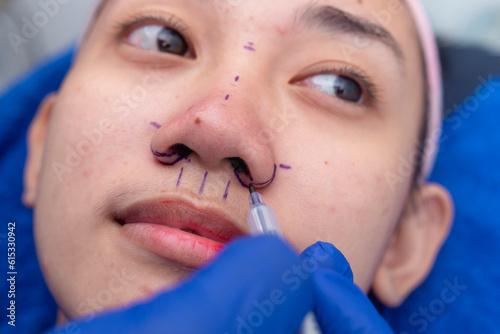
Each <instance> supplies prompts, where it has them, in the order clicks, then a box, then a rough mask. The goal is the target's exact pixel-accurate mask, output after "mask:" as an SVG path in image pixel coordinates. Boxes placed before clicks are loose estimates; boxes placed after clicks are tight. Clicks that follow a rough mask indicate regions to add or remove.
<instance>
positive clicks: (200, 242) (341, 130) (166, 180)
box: [35, 0, 424, 317]
mask: <svg viewBox="0 0 500 334" xmlns="http://www.w3.org/2000/svg"><path fill="white" fill-rule="evenodd" d="M421 63H422V62H421V59H420V53H419V46H418V44H417V35H416V33H415V29H414V27H413V24H412V20H411V15H410V13H409V12H408V10H407V8H406V6H405V5H404V4H403V3H400V2H398V1H395V0H390V1H388V0H371V1H363V0H359V1H358V0H324V1H314V2H311V1H305V0H293V1H292V0H290V1H272V2H270V1H260V0H258V1H243V0H236V1H215V0H214V1H195V0H185V1H174V0H172V1H169V0H148V1H144V0H141V1H139V0H130V1H123V0H111V1H109V3H108V4H107V5H106V6H105V7H104V9H103V11H102V13H101V14H100V16H99V18H98V20H97V22H96V23H95V26H94V28H93V30H92V32H91V33H90V34H89V36H88V37H87V39H86V41H85V43H84V44H83V46H82V48H81V51H80V53H79V55H78V59H77V61H76V63H75V65H74V67H73V68H72V70H71V72H70V73H69V75H68V77H67V79H66V81H65V82H64V84H63V86H62V88H61V90H60V92H59V93H58V94H57V98H56V100H55V103H54V104H53V106H52V108H51V111H50V116H49V121H48V128H47V133H46V139H45V142H44V155H43V160H42V167H41V170H40V174H39V178H38V180H39V181H38V186H37V196H36V202H35V208H36V211H35V213H36V216H35V220H36V223H35V226H36V227H35V228H36V242H37V248H38V252H39V258H40V263H41V265H42V269H43V272H44V274H45V277H46V279H47V282H48V284H49V287H50V288H51V290H52V292H53V294H54V296H55V298H56V301H57V302H58V304H59V306H60V307H61V309H62V310H63V311H64V313H65V314H66V315H67V316H68V317H75V316H77V315H83V314H88V313H91V312H93V311H96V310H99V309H102V308H105V307H109V306H113V305H121V304H124V303H127V302H129V301H131V300H133V299H135V298H137V297H141V296H147V295H149V294H151V293H152V292H154V291H157V290H158V289H160V288H164V287H167V286H171V285H172V284H173V283H174V282H176V281H178V280H179V279H180V278H182V277H184V276H185V275H187V274H188V273H189V272H190V271H192V269H195V268H197V267H198V266H199V265H201V264H202V263H204V262H205V261H206V260H207V259H210V258H211V257H212V256H214V254H216V252H217V251H218V250H219V249H220V248H221V247H222V245H223V244H224V243H225V242H227V241H229V240H230V239H232V238H234V237H236V236H238V235H240V234H247V233H248V232H249V229H248V226H247V223H246V214H247V212H248V209H249V204H248V200H247V196H248V188H246V187H245V186H244V185H247V184H248V183H249V182H250V181H253V182H254V183H256V184H260V188H261V189H260V192H261V193H262V194H263V197H264V200H265V201H266V203H267V204H269V205H270V206H271V207H273V208H274V210H275V211H276V215H277V217H278V219H279V222H280V225H281V227H282V229H283V232H284V234H285V236H286V238H287V239H288V240H289V241H290V242H291V243H292V244H293V245H294V246H295V247H296V248H297V250H298V251H302V250H304V249H305V248H306V247H308V246H309V245H311V244H313V243H315V242H316V241H319V240H321V241H326V242H331V243H333V244H334V245H336V246H337V247H338V248H339V249H340V250H341V251H342V252H343V253H344V254H345V256H346V258H347V259H348V260H349V262H350V263H351V265H352V269H353V272H354V277H355V282H356V283H357V284H358V285H359V286H360V287H361V288H362V289H364V290H365V291H367V290H368V289H369V288H370V286H371V283H372V280H373V276H374V274H375V271H376V269H377V267H378V265H379V263H380V259H381V257H382V255H383V254H384V250H385V249H386V247H387V244H388V242H389V240H390V237H391V235H392V232H393V230H394V227H395V225H396V224H397V222H398V218H399V217H400V215H401V212H402V210H403V208H404V206H405V203H406V202H407V200H408V194H409V191H410V188H411V183H412V178H411V177H406V178H404V181H401V182H397V183H395V184H393V183H388V182H387V179H386V175H387V174H388V173H395V174H398V168H399V167H400V164H401V158H406V157H409V156H411V155H412V153H414V152H415V151H416V149H417V145H418V137H419V133H420V128H421V125H422V118H423V102H422V101H423V95H424V93H423V78H422V77H423V76H422V68H421ZM242 265H244V264H242ZM124 287H126V288H124Z"/></svg>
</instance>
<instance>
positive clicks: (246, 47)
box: [243, 45, 255, 51]
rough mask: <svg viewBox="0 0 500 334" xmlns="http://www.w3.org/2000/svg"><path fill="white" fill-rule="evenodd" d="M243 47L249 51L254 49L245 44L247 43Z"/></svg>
mask: <svg viewBox="0 0 500 334" xmlns="http://www.w3.org/2000/svg"><path fill="white" fill-rule="evenodd" d="M243 48H244V49H247V50H249V51H255V49H254V48H252V47H251V46H247V45H245V46H244V47H243Z"/></svg>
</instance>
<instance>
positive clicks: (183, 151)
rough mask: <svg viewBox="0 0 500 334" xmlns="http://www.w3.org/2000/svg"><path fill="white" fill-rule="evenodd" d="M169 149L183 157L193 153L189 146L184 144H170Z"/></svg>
mask: <svg viewBox="0 0 500 334" xmlns="http://www.w3.org/2000/svg"><path fill="white" fill-rule="evenodd" d="M169 151H172V152H175V153H177V154H178V155H179V156H180V157H183V158H185V157H187V156H189V155H190V154H191V153H193V150H192V149H190V148H189V147H187V146H186V145H184V144H175V145H172V146H171V147H170V150H169Z"/></svg>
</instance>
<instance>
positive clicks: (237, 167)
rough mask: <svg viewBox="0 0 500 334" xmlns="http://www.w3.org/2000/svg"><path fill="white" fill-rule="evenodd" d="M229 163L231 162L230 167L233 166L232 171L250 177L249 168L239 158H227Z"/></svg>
mask: <svg viewBox="0 0 500 334" xmlns="http://www.w3.org/2000/svg"><path fill="white" fill-rule="evenodd" d="M229 161H231V166H233V168H234V171H235V172H236V173H238V174H239V173H244V174H245V175H247V176H250V168H248V165H247V163H246V162H245V161H243V159H241V158H229Z"/></svg>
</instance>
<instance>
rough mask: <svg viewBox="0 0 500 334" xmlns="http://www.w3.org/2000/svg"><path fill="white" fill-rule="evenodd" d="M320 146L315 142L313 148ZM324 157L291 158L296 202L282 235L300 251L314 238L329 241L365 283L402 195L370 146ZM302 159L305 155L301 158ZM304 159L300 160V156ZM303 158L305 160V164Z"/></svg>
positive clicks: (359, 280)
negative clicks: (297, 192) (298, 195)
mask: <svg viewBox="0 0 500 334" xmlns="http://www.w3.org/2000/svg"><path fill="white" fill-rule="evenodd" d="M316 147H319V146H316ZM330 151H335V153H331V154H327V155H324V156H322V157H321V156H318V155H319V154H318V155H316V156H312V155H309V156H308V155H307V154H306V152H303V154H300V156H301V158H302V159H301V160H300V162H299V161H297V162H295V164H296V166H297V168H294V173H296V174H295V175H296V178H295V179H294V182H295V187H296V189H300V197H297V198H294V199H291V200H290V201H292V203H294V202H296V203H300V204H299V205H297V206H292V208H287V210H286V211H285V210H283V211H284V212H288V215H286V214H285V215H286V216H287V217H286V218H284V219H285V221H287V222H290V223H288V224H283V225H284V230H285V234H286V235H287V237H288V238H289V239H290V240H292V241H293V243H294V245H295V246H296V247H297V248H298V249H299V250H300V251H303V250H304V249H305V248H307V247H308V246H310V245H311V244H313V243H315V242H317V241H323V242H329V243H332V244H334V245H335V246H336V247H337V248H338V249H339V250H340V251H341V252H342V253H343V254H344V255H345V256H346V258H347V259H348V261H349V262H350V264H351V266H352V269H353V272H354V274H355V275H354V276H355V280H356V283H357V284H358V285H360V286H361V287H363V288H365V289H366V288H367V287H369V285H370V282H371V279H372V277H373V274H374V272H375V270H376V268H377V266H378V263H379V261H380V258H381V256H382V254H383V251H384V249H385V246H386V244H387V242H388V240H389V237H390V235H391V232H392V229H393V227H394V224H395V222H396V221H397V218H398V215H399V212H400V209H401V208H402V207H403V204H404V199H405V195H404V194H405V191H406V190H405V187H404V186H400V187H398V188H397V189H395V190H394V191H393V190H392V189H390V187H388V185H387V182H386V180H385V178H384V174H385V172H386V171H387V170H390V168H391V167H390V166H388V165H386V163H385V161H390V160H391V159H390V158H389V157H382V156H380V154H372V153H370V151H369V150H365V149H358V150H356V149H355V148H354V147H353V146H352V145H351V149H349V150H342V149H335V148H331V149H330ZM305 157H307V158H305ZM304 158H305V159H304ZM304 161H305V162H306V163H304Z"/></svg>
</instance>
